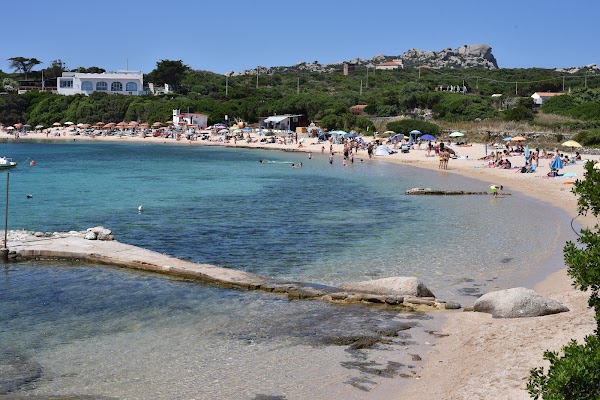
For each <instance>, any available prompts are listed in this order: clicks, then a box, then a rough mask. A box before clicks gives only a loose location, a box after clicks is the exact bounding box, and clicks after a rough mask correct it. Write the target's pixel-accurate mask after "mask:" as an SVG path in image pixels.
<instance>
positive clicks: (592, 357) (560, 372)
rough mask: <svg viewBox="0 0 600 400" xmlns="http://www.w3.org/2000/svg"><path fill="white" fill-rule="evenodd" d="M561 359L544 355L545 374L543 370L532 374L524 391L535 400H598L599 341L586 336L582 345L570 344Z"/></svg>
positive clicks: (549, 354)
mask: <svg viewBox="0 0 600 400" xmlns="http://www.w3.org/2000/svg"><path fill="white" fill-rule="evenodd" d="M561 352H562V355H559V353H557V352H551V351H547V352H545V353H544V359H545V360H547V361H549V362H550V367H549V368H548V373H547V374H546V373H545V372H544V369H543V368H542V367H539V368H535V369H533V370H531V375H530V377H529V382H528V383H527V391H528V392H529V394H530V395H531V396H532V397H533V398H534V399H539V398H542V399H544V400H567V399H573V400H598V399H599V398H600V339H598V337H597V336H587V337H586V338H585V340H584V344H577V342H576V341H574V340H573V341H571V343H569V344H568V345H567V346H564V347H563V348H562V351H561Z"/></svg>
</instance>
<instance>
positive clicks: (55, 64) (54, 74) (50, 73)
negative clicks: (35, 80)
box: [42, 60, 67, 79]
mask: <svg viewBox="0 0 600 400" xmlns="http://www.w3.org/2000/svg"><path fill="white" fill-rule="evenodd" d="M66 70H67V65H66V64H65V63H64V62H63V61H62V60H53V61H52V62H51V63H50V66H49V67H48V68H44V69H43V70H42V71H43V72H44V79H55V78H58V77H60V76H62V73H63V72H65V71H66Z"/></svg>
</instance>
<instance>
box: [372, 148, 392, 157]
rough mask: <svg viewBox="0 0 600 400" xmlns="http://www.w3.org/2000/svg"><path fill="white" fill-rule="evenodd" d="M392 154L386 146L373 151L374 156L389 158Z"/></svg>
mask: <svg viewBox="0 0 600 400" xmlns="http://www.w3.org/2000/svg"><path fill="white" fill-rule="evenodd" d="M390 154H392V150H391V149H390V148H389V147H387V146H379V147H377V149H375V155H376V156H389V155H390Z"/></svg>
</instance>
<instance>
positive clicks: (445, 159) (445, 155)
mask: <svg viewBox="0 0 600 400" xmlns="http://www.w3.org/2000/svg"><path fill="white" fill-rule="evenodd" d="M443 154H444V169H448V161H449V160H450V152H449V151H448V149H445V150H444V153H443Z"/></svg>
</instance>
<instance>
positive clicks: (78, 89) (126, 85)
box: [56, 71, 145, 95]
mask: <svg viewBox="0 0 600 400" xmlns="http://www.w3.org/2000/svg"><path fill="white" fill-rule="evenodd" d="M56 86H57V88H58V94H65V95H72V94H86V95H89V94H90V93H93V92H105V93H114V94H125V95H140V94H145V92H143V90H144V74H143V73H141V72H140V71H117V72H104V73H101V74H88V73H83V72H63V74H62V76H61V77H59V78H57V82H56Z"/></svg>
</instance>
